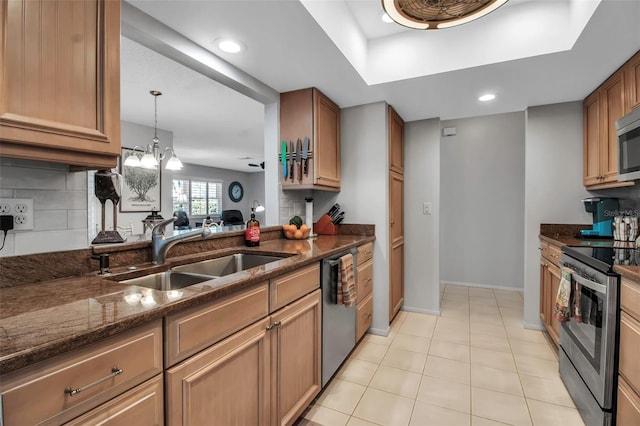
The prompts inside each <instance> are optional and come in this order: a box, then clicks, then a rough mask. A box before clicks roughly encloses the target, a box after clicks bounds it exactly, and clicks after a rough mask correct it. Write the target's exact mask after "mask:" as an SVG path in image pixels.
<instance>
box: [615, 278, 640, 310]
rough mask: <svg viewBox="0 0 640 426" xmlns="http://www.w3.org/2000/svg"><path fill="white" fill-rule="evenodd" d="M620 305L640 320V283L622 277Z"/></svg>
mask: <svg viewBox="0 0 640 426" xmlns="http://www.w3.org/2000/svg"><path fill="white" fill-rule="evenodd" d="M620 307H621V308H622V310H624V311H625V312H626V313H628V314H629V315H631V316H632V317H634V318H635V319H637V320H640V284H638V283H635V282H633V281H629V280H627V279H625V278H623V279H622V284H621V285H620Z"/></svg>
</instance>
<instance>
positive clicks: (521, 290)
mask: <svg viewBox="0 0 640 426" xmlns="http://www.w3.org/2000/svg"><path fill="white" fill-rule="evenodd" d="M440 285H457V286H462V287H477V288H490V289H492V290H504V291H516V292H518V293H524V289H523V288H520V287H502V286H499V285H488V284H477V283H464V282H460V281H440Z"/></svg>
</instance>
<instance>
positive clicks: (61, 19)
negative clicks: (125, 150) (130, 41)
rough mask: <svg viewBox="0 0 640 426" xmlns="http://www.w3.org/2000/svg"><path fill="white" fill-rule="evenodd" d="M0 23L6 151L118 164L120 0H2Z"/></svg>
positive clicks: (0, 131)
mask: <svg viewBox="0 0 640 426" xmlns="http://www.w3.org/2000/svg"><path fill="white" fill-rule="evenodd" d="M0 22H1V24H0V28H2V31H0V75H2V79H1V80H2V82H1V83H0V84H1V85H2V86H1V87H0V155H1V156H6V157H15V158H27V159H33V160H47V161H54V162H59V163H66V164H70V165H76V166H81V167H86V168H111V167H115V166H116V160H117V157H118V156H119V155H120V1H119V0H85V1H75V0H11V1H2V2H1V3H0Z"/></svg>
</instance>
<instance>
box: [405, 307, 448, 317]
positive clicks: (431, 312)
mask: <svg viewBox="0 0 640 426" xmlns="http://www.w3.org/2000/svg"><path fill="white" fill-rule="evenodd" d="M400 310H402V311H407V312H415V313H418V314H427V315H436V316H440V309H423V308H413V307H411V306H403V307H402V308H400Z"/></svg>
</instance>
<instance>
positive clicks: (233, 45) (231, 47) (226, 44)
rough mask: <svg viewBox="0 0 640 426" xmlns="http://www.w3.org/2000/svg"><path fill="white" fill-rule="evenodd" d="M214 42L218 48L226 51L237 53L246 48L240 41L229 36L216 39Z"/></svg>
mask: <svg viewBox="0 0 640 426" xmlns="http://www.w3.org/2000/svg"><path fill="white" fill-rule="evenodd" d="M214 43H215V44H216V46H218V48H219V49H220V50H222V51H223V52H227V53H239V52H242V51H243V50H245V49H246V48H245V46H244V45H243V44H242V43H240V42H239V41H236V40H232V39H230V38H220V39H216V40H215V42H214Z"/></svg>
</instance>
